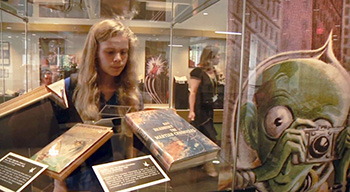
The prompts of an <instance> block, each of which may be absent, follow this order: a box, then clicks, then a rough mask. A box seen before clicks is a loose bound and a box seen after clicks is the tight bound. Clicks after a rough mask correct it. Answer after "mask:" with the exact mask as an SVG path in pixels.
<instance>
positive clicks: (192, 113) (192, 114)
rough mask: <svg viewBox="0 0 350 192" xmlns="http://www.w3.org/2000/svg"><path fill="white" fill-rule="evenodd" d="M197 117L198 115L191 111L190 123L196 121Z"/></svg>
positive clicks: (189, 115)
mask: <svg viewBox="0 0 350 192" xmlns="http://www.w3.org/2000/svg"><path fill="white" fill-rule="evenodd" d="M195 117H196V114H195V113H194V112H193V111H190V113H189V114H188V120H189V121H190V122H192V121H194V120H195Z"/></svg>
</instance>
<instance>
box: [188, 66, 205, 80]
mask: <svg viewBox="0 0 350 192" xmlns="http://www.w3.org/2000/svg"><path fill="white" fill-rule="evenodd" d="M202 72H203V69H202V68H200V67H196V68H194V69H193V70H192V71H191V73H190V75H191V76H192V77H198V78H199V77H201V75H202Z"/></svg>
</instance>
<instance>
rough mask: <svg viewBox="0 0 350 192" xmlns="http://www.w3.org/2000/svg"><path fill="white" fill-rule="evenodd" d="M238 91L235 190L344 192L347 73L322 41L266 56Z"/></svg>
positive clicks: (348, 143)
mask: <svg viewBox="0 0 350 192" xmlns="http://www.w3.org/2000/svg"><path fill="white" fill-rule="evenodd" d="M330 37H331V35H330ZM252 77H253V79H254V83H255V84H254V86H252V84H251V79H252ZM252 87H253V88H252ZM243 90H244V93H245V95H243V97H242V105H241V110H240V116H239V120H240V121H239V125H240V126H239V131H238V132H239V141H238V143H239V144H238V148H237V150H238V151H237V155H238V157H237V158H238V159H237V160H238V161H237V169H238V171H237V172H236V176H235V177H236V179H235V186H236V187H237V188H244V187H246V186H247V185H249V184H252V185H254V186H255V187H256V188H257V189H258V190H259V191H273V192H286V191H314V192H318V191H345V188H346V178H347V173H348V168H349V161H350V128H349V127H348V123H349V122H348V117H349V110H350V76H349V74H348V73H347V72H346V70H345V69H344V68H343V67H342V66H341V64H339V62H338V61H337V59H336V58H335V57H334V54H333V52H332V41H331V40H330V39H329V40H328V41H327V43H326V44H325V45H324V46H323V47H322V48H320V49H318V50H313V51H294V52H287V53H282V54H279V55H276V56H275V57H272V58H270V59H267V60H266V61H264V62H263V63H262V64H260V65H259V66H257V68H256V70H255V73H254V74H253V75H252V76H250V79H248V80H247V82H246V83H245V84H244V86H243ZM232 134H234V133H232ZM234 146H235V145H234ZM234 146H233V148H234ZM234 152H235V150H234ZM234 154H235V153H234Z"/></svg>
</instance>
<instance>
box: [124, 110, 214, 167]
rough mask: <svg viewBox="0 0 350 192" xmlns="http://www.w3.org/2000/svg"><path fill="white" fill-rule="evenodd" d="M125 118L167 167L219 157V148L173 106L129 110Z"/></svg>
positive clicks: (185, 165)
mask: <svg viewBox="0 0 350 192" xmlns="http://www.w3.org/2000/svg"><path fill="white" fill-rule="evenodd" d="M125 119H126V121H127V122H128V123H129V124H130V126H131V127H132V129H133V132H134V133H135V135H136V136H137V137H138V138H139V139H140V140H141V141H142V142H143V143H144V144H145V146H146V147H147V148H148V149H149V150H150V152H151V153H152V155H153V156H154V157H155V158H156V159H158V160H159V161H160V163H161V165H162V166H163V167H164V168H165V169H166V170H167V171H174V170H180V169H184V168H189V167H194V166H197V165H200V164H203V163H205V162H207V161H210V160H213V159H214V158H216V157H217V155H218V152H219V150H220V147H219V146H217V145H216V144H215V143H214V142H213V141H211V140H210V139H209V138H207V137H206V136H205V135H203V134H202V133H201V132H200V131H198V130H197V129H196V128H195V127H193V126H192V125H191V124H190V123H188V122H187V121H186V120H185V119H183V118H182V117H180V116H179V115H178V114H177V113H176V112H175V111H173V110H172V109H159V110H148V111H139V112H134V113H128V114H126V117H125Z"/></svg>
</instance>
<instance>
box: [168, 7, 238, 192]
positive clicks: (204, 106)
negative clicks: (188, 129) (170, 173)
mask: <svg viewBox="0 0 350 192" xmlns="http://www.w3.org/2000/svg"><path fill="white" fill-rule="evenodd" d="M228 2H229V1H228V0H220V1H200V0H198V1H197V0H196V1H193V0H188V1H176V0H175V1H174V5H173V8H174V9H173V10H174V11H173V14H174V20H173V30H172V47H171V54H172V62H171V65H172V78H171V80H172V82H173V88H172V90H173V102H172V106H173V107H174V108H175V109H176V111H177V112H178V113H179V114H180V115H181V116H182V117H183V118H184V119H186V120H188V121H190V122H192V124H193V125H195V126H196V128H197V129H199V130H200V131H201V132H202V133H204V134H205V135H206V136H207V137H209V138H211V139H212V140H213V141H214V142H216V143H217V144H218V145H220V144H221V143H222V142H224V141H225V139H226V138H225V137H223V136H222V135H223V133H222V127H223V124H222V121H223V111H224V98H227V97H226V96H224V90H225V89H227V88H226V84H225V77H226V62H227V55H226V51H227V47H226V45H227V40H228V39H229V38H230V37H229V35H227V22H228V21H227V14H228V12H227V11H228V9H227V6H228ZM238 38H239V39H240V36H238ZM238 45H239V41H238ZM238 45H236V46H238ZM238 55H239V54H238ZM201 57H202V58H203V59H202V60H201ZM199 67H200V68H201V69H202V70H199ZM195 81H196V82H197V83H199V84H196V82H195ZM226 82H227V80H226ZM196 90H197V91H196ZM191 92H192V93H193V95H194V97H193V98H194V102H193V100H192V101H191V99H190V97H191ZM189 100H190V101H191V102H189ZM190 103H193V107H192V109H191V108H190V105H189V104H190ZM190 111H193V112H194V114H195V117H194V118H193V119H190V118H189V114H190ZM220 167H229V169H231V170H232V166H231V164H230V162H229V161H227V160H226V159H223V158H222V157H221V155H220V157H218V159H216V160H215V161H213V162H208V163H206V164H205V165H203V166H199V167H197V168H193V169H189V170H186V172H184V173H186V174H189V175H191V176H190V178H188V177H186V176H185V175H182V174H180V173H175V174H174V177H172V178H173V179H174V181H177V184H176V185H173V186H172V187H173V189H174V190H179V191H181V190H185V189H186V190H185V191H187V190H188V191H216V190H217V189H218V178H217V177H216V175H218V172H219V169H220ZM180 178H181V179H180ZM186 179H187V180H190V181H191V182H185V180H186Z"/></svg>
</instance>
